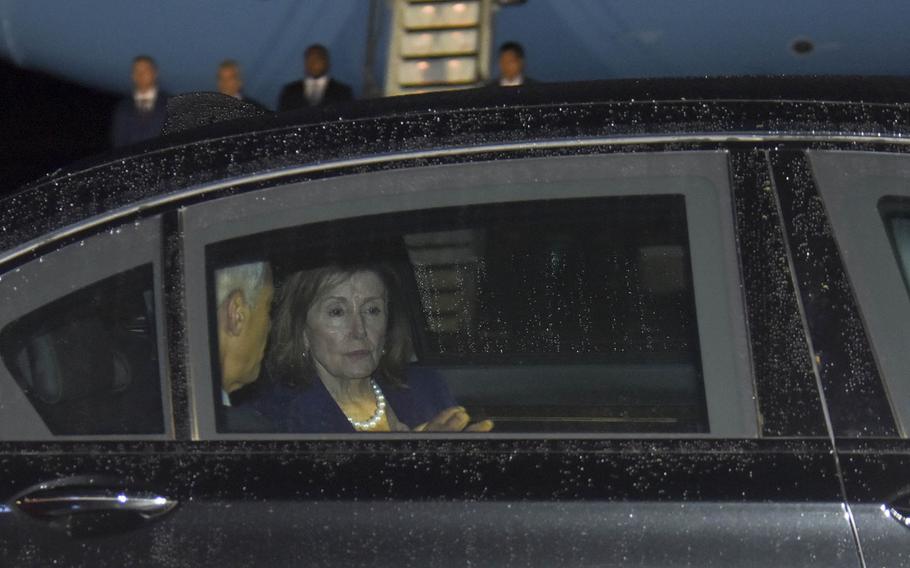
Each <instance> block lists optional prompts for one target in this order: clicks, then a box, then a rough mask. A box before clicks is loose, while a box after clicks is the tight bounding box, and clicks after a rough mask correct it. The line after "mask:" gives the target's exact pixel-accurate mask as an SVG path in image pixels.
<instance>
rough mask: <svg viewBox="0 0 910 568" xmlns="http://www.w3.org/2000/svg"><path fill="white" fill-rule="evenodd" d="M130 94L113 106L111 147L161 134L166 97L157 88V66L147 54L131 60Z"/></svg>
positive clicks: (165, 109)
mask: <svg viewBox="0 0 910 568" xmlns="http://www.w3.org/2000/svg"><path fill="white" fill-rule="evenodd" d="M132 81H133V95H132V96H131V97H128V98H125V99H123V100H122V101H120V102H119V103H118V104H117V107H116V108H115V109H114V118H113V124H112V126H111V142H112V143H113V145H114V147H115V148H118V147H120V146H127V145H129V144H135V143H136V142H142V141H143V140H148V139H150V138H155V137H156V136H158V135H159V134H161V127H162V126H164V119H165V116H166V113H167V97H166V96H165V95H164V94H163V93H161V92H160V91H159V90H158V65H157V64H155V60H154V59H152V58H151V57H149V56H148V55H139V56H137V57H136V58H135V59H133V68H132Z"/></svg>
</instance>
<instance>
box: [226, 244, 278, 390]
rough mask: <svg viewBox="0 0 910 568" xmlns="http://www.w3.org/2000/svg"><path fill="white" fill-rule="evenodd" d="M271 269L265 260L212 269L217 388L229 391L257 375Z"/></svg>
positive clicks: (267, 321)
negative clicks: (217, 374)
mask: <svg viewBox="0 0 910 568" xmlns="http://www.w3.org/2000/svg"><path fill="white" fill-rule="evenodd" d="M273 294H274V288H273V286H272V269H271V267H270V266H269V264H268V263H267V262H252V263H249V264H240V265H237V266H229V267H227V268H222V269H220V270H218V271H217V272H216V273H215V297H216V301H217V302H218V351H219V360H220V361H221V388H222V389H223V390H224V391H225V392H227V393H231V392H234V391H236V390H237V389H239V388H241V387H243V386H244V385H247V384H249V383H252V382H253V381H255V380H256V378H257V377H259V369H260V367H261V366H262V356H263V354H264V353H265V345H266V341H267V339H268V336H269V329H270V328H271V325H272V323H271V316H270V313H269V312H270V310H271V307H272V295H273Z"/></svg>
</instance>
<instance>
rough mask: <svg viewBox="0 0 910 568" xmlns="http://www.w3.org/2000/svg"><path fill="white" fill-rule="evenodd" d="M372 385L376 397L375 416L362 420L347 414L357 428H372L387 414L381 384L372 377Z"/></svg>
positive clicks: (352, 424) (349, 420)
mask: <svg viewBox="0 0 910 568" xmlns="http://www.w3.org/2000/svg"><path fill="white" fill-rule="evenodd" d="M370 386H371V387H372V388H373V396H375V397H376V412H374V413H373V416H371V417H370V419H369V420H364V421H360V420H354V419H353V418H351V417H350V416H347V415H345V417H346V418H347V419H348V422H350V423H351V426H353V427H354V429H355V430H372V429H373V428H375V427H376V426H377V425H378V424H379V422H380V421H381V420H382V417H383V416H385V395H383V394H382V391H381V390H380V389H379V384H377V383H376V381H374V380H373V379H372V378H371V379H370Z"/></svg>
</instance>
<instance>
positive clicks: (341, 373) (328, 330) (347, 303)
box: [304, 272, 388, 381]
mask: <svg viewBox="0 0 910 568" xmlns="http://www.w3.org/2000/svg"><path fill="white" fill-rule="evenodd" d="M387 323H388V314H387V298H386V289H385V285H384V284H383V283H382V280H381V279H380V278H379V276H378V275H376V274H375V273H374V272H355V273H354V274H352V275H351V276H350V277H348V278H346V279H345V280H342V281H340V282H338V283H337V284H335V285H334V286H330V287H328V288H327V289H326V290H325V292H323V293H322V294H321V295H320V296H319V297H317V298H316V301H315V302H313V304H312V305H311V306H310V309H309V311H308V312H307V314H306V324H305V325H304V338H305V340H306V346H307V351H308V352H309V356H310V357H312V358H313V364H314V365H315V367H316V371H317V372H318V373H319V376H320V377H321V378H322V379H334V380H336V381H338V380H355V379H364V378H367V377H369V376H370V375H372V374H373V371H375V370H376V367H378V366H379V359H380V357H381V356H382V348H383V346H384V345H385V334H386V325H387Z"/></svg>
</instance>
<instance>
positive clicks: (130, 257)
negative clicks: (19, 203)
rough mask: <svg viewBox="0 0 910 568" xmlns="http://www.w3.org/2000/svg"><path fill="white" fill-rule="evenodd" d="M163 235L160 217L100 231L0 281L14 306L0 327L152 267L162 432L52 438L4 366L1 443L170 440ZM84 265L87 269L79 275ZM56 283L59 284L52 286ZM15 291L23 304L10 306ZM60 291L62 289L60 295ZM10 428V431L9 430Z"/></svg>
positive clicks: (0, 299) (0, 374)
mask: <svg viewBox="0 0 910 568" xmlns="http://www.w3.org/2000/svg"><path fill="white" fill-rule="evenodd" d="M163 235H164V230H163V227H162V216H161V215H155V216H150V217H147V218H144V219H141V220H140V219H137V220H134V221H131V222H124V223H122V224H118V225H114V226H111V227H108V228H106V229H104V230H102V231H98V232H95V233H89V234H85V235H80V236H79V238H78V239H77V240H74V241H73V242H70V243H68V244H65V245H63V246H61V247H59V248H56V249H54V250H53V251H50V252H47V253H45V254H42V255H41V256H39V257H37V258H34V259H32V260H29V261H27V262H25V263H23V264H21V265H19V266H17V267H16V268H14V269H12V270H10V271H8V272H6V273H5V274H3V275H2V278H0V303H2V304H3V305H5V306H7V305H8V306H15V307H14V308H13V309H12V310H11V311H10V312H7V313H4V315H3V317H2V318H0V328H2V327H4V326H6V325H7V324H8V323H10V322H11V321H14V320H15V319H17V318H18V317H20V316H22V315H25V314H27V313H30V312H31V311H33V310H35V309H38V308H40V307H42V306H44V305H46V304H48V303H49V302H53V301H55V300H58V299H60V298H63V297H65V296H67V295H68V294H70V293H73V292H77V291H79V290H82V289H84V288H86V287H88V286H91V285H93V284H96V283H98V282H100V281H102V280H104V279H106V278H109V277H111V276H115V275H117V274H120V273H122V272H126V271H128V270H131V269H134V268H138V267H141V266H144V265H151V266H152V278H153V282H152V289H153V291H154V298H153V300H154V311H155V337H156V347H157V350H158V352H157V358H158V379H159V382H160V384H159V389H160V393H161V395H160V396H161V406H162V420H163V423H162V429H163V431H162V432H161V433H155V434H53V433H51V431H50V429H49V428H48V427H47V426H46V425H45V424H44V421H43V419H42V418H41V417H40V415H39V414H38V412H37V410H36V409H35V408H34V407H33V406H32V404H31V402H30V401H29V400H28V398H27V397H26V396H25V393H24V392H23V391H22V389H21V388H20V387H19V385H18V383H17V382H16V380H15V379H14V378H13V377H12V375H11V374H10V373H9V371H8V370H7V368H6V366H5V365H3V364H0V398H5V396H4V394H8V395H10V398H5V400H4V412H3V413H0V441H11V442H32V441H60V440H73V441H83V440H91V441H120V440H137V441H139V440H173V439H174V438H175V435H174V420H173V416H174V408H175V406H174V404H173V400H172V396H171V395H172V389H171V383H170V372H169V364H168V362H169V356H168V354H169V348H168V340H167V339H168V338H167V334H166V325H165V321H166V320H165V311H164V310H165V295H164V285H163V274H164V269H163V259H162V242H163ZM85 266H90V267H92V268H91V270H84V271H82V270H79V269H80V268H84V267H85ZM38 279H40V280H45V281H48V282H52V283H54V284H53V285H48V286H41V285H38V286H36V285H33V284H31V282H32V281H35V280H38ZM58 283H59V284H60V285H57V284H58ZM20 287H23V288H25V287H27V288H28V290H29V292H28V294H27V295H26V297H25V299H24V300H22V301H20V302H13V300H12V297H11V296H10V293H11V292H14V291H15V289H18V288H20ZM62 287H65V288H66V289H65V290H62V291H61V288H62ZM7 314H9V315H7ZM136 410H137V411H138V412H141V411H142V409H136ZM11 424H14V425H15V427H11V426H10V425H11Z"/></svg>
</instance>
